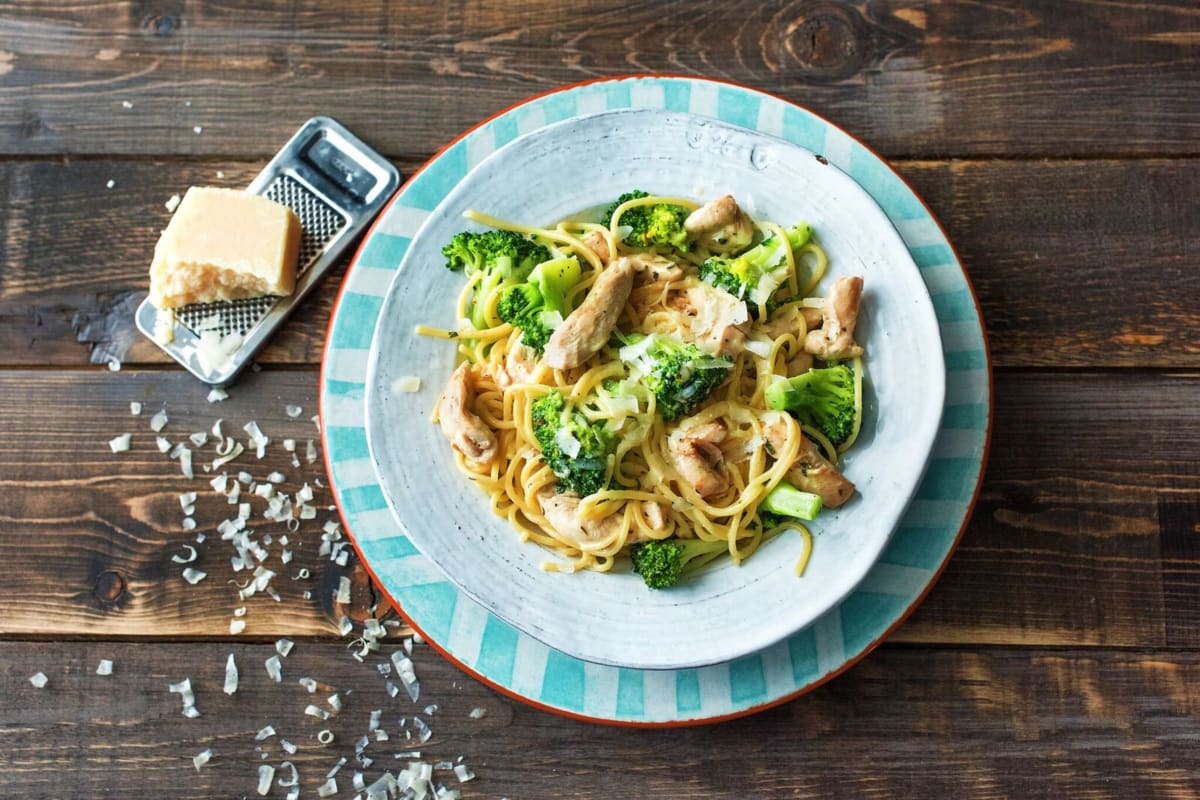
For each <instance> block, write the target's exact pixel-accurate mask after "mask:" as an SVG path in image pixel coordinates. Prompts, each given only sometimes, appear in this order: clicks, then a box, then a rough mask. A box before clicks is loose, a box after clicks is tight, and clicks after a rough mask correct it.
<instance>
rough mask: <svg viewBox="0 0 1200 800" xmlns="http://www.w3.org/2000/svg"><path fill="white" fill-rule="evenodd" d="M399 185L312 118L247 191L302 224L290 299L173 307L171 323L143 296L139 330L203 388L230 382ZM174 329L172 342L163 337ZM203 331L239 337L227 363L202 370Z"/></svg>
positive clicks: (359, 147) (370, 155)
mask: <svg viewBox="0 0 1200 800" xmlns="http://www.w3.org/2000/svg"><path fill="white" fill-rule="evenodd" d="M399 185H400V172H399V171H398V170H397V169H396V168H395V167H394V166H392V165H391V164H390V163H388V162H387V161H386V160H385V159H384V158H383V157H381V156H380V155H379V154H378V153H376V152H375V151H373V150H372V149H371V148H369V147H367V145H365V144H363V142H362V141H360V140H359V139H358V137H356V136H354V134H352V133H350V131H348V130H346V128H344V127H343V126H342V125H341V124H340V123H338V122H337V121H335V120H333V119H330V118H329V117H313V118H312V119H310V120H309V121H308V122H306V123H304V126H303V127H302V128H300V130H299V131H297V132H296V135H295V136H293V137H292V138H291V140H289V141H288V143H287V144H286V145H284V146H283V149H282V150H280V151H279V152H278V153H277V154H276V155H275V157H274V158H273V159H271V163H269V164H267V166H266V168H265V169H263V171H262V172H260V173H259V174H258V177H257V178H255V179H254V181H253V182H252V183H251V184H250V186H249V187H247V189H246V191H247V192H249V193H251V194H259V195H262V196H263V197H266V198H269V199H271V200H274V201H275V202H277V203H281V204H282V205H285V206H287V207H288V208H290V209H292V211H294V212H296V216H297V217H299V218H300V226H301V228H302V233H301V238H300V256H299V259H298V263H297V268H296V289H295V291H294V292H292V294H291V295H289V296H287V297H255V298H249V299H246V300H233V301H229V302H223V303H204V304H196V305H191V306H187V307H185V308H179V309H175V312H174V315H173V320H172V315H170V314H168V313H165V312H163V311H162V310H161V309H159V308H158V307H157V306H155V305H154V304H153V303H151V302H150V299H149V298H147V299H146V300H144V301H143V302H142V304H141V306H139V307H138V310H137V326H138V329H139V330H141V332H142V333H143V334H145V335H146V336H148V337H149V338H150V339H151V340H153V341H154V342H155V343H156V344H158V345H159V347H161V348H162V349H163V350H165V351H166V352H167V353H169V354H170V355H171V356H172V357H173V358H174V359H175V360H176V361H178V362H179V363H180V364H182V365H183V366H185V367H186V368H187V369H188V371H189V372H191V373H192V374H193V375H195V376H196V377H197V378H199V379H200V380H202V381H204V382H205V383H211V384H214V385H222V384H226V383H229V382H230V381H232V380H233V378H234V377H235V376H236V375H237V374H238V372H240V371H241V370H242V368H244V367H245V366H246V365H247V364H249V363H250V359H251V358H253V356H254V354H255V353H256V352H258V350H259V348H260V347H262V346H263V345H264V344H265V343H266V341H267V339H269V338H270V337H271V335H272V334H274V333H275V331H276V330H277V329H278V328H279V326H280V325H282V324H283V322H284V320H285V319H286V318H287V316H288V314H290V313H291V312H292V309H294V308H295V307H296V305H297V304H298V303H299V302H300V301H301V300H302V299H304V296H305V295H307V294H308V293H309V292H310V291H311V290H312V288H313V287H314V286H316V284H317V282H318V281H319V280H320V279H321V277H322V276H323V275H324V274H325V273H326V272H327V271H328V270H329V268H330V267H332V266H333V264H334V263H335V262H336V261H337V259H338V257H339V256H341V255H342V253H343V252H345V250H346V248H347V247H348V246H350V245H351V244H352V243H353V242H354V241H355V240H356V239H357V238H358V237H359V235H360V234H361V233H362V232H363V231H364V230H366V227H367V225H369V224H370V222H371V220H372V219H374V218H375V215H376V214H378V213H379V211H380V210H381V209H382V208H383V206H384V204H385V203H387V201H388V198H390V197H391V196H392V193H393V192H394V191H395V190H396V188H397V187H398V186H399ZM172 330H173V333H174V335H173V336H171V335H169V334H167V335H164V334H165V333H166V332H169V331H172ZM206 331H216V332H217V333H219V334H220V335H221V336H227V335H229V334H233V333H236V334H240V335H241V336H242V337H243V338H242V341H241V343H240V344H239V345H238V346H237V347H236V349H234V350H233V351H232V353H230V355H229V357H228V358H220V359H217V360H218V361H220V362H221V363H220V364H219V365H216V366H214V365H213V364H211V363H209V364H207V365H206V364H204V363H202V361H203V360H204V359H201V358H200V356H199V350H198V345H199V341H200V334H201V333H203V332H206ZM168 339H169V340H170V341H169V342H168V341H165V340H168ZM208 360H211V359H208Z"/></svg>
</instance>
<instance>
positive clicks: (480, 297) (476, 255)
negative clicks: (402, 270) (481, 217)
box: [442, 231, 550, 328]
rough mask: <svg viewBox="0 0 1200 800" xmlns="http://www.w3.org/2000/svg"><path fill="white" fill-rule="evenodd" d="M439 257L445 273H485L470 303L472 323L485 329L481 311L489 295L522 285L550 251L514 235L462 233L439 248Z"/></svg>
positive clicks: (509, 232) (484, 316) (507, 232)
mask: <svg viewBox="0 0 1200 800" xmlns="http://www.w3.org/2000/svg"><path fill="white" fill-rule="evenodd" d="M442 255H443V256H445V257H446V268H447V269H450V270H460V269H461V270H465V271H466V273H467V274H468V275H473V274H474V273H476V272H483V273H484V276H483V278H482V280H480V282H479V283H478V285H477V286H476V287H475V296H474V297H473V298H472V300H471V308H470V316H471V323H472V324H473V325H474V326H475V327H476V328H486V327H488V321H487V317H486V314H485V313H484V309H486V308H487V303H488V299H489V298H490V297H491V295H492V293H494V292H495V291H496V290H497V289H499V288H500V286H502V285H503V284H506V283H520V282H522V281H525V280H526V279H528V278H529V274H530V273H531V272H533V268H534V267H536V266H537V265H538V264H540V263H542V262H543V261H548V260H549V259H550V251H549V250H547V249H546V248H545V247H543V246H542V245H540V244H538V243H537V242H534V241H532V240H530V239H528V238H526V237H525V236H522V235H521V234H519V233H515V232H514V231H484V232H483V233H473V232H471V231H462V232H461V233H456V234H455V235H454V238H453V239H451V240H450V243H449V244H447V245H446V246H445V247H443V248H442Z"/></svg>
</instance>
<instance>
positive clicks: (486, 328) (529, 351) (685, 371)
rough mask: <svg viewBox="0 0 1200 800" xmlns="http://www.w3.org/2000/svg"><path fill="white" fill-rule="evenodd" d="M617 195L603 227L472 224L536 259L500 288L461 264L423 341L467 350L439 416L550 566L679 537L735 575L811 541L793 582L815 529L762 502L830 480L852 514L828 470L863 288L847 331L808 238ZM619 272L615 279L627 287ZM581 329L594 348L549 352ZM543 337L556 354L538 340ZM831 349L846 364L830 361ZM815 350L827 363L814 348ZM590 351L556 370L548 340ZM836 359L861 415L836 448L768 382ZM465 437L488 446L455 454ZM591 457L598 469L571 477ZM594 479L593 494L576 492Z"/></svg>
mask: <svg viewBox="0 0 1200 800" xmlns="http://www.w3.org/2000/svg"><path fill="white" fill-rule="evenodd" d="M635 194H636V193H635ZM622 200H623V202H618V203H616V204H614V207H613V208H611V209H610V211H609V213H608V214H607V219H606V221H605V223H604V224H601V223H596V222H591V221H583V220H564V221H562V222H560V223H558V224H557V225H555V226H553V227H550V228H541V227H536V226H528V225H522V224H518V223H514V222H509V221H506V220H501V219H497V218H495V217H491V216H488V215H485V214H481V213H478V212H468V213H467V215H466V216H467V217H468V218H469V219H471V220H473V221H475V222H477V223H481V224H483V225H486V226H488V227H491V228H494V229H496V230H497V231H511V232H513V233H516V234H519V235H520V236H521V237H524V239H525V240H527V241H528V242H530V243H532V244H534V245H537V246H538V247H539V248H543V249H542V250H541V251H539V253H540V254H539V255H537V256H534V257H532V258H531V260H539V264H538V266H536V267H535V268H534V269H533V271H532V272H528V271H525V270H522V269H521V268H519V266H514V264H516V263H517V262H518V261H519V259H520V258H523V257H524V255H523V254H524V251H523V250H522V251H521V254H518V255H516V256H504V257H503V258H500V257H497V258H496V259H495V262H496V264H498V265H499V266H498V267H495V268H496V269H500V270H501V271H503V270H505V269H507V270H509V272H508V273H506V274H504V275H503V277H502V278H501V279H497V278H496V277H495V274H494V273H493V272H489V269H491V267H489V266H487V265H486V264H485V266H483V267H479V266H478V265H476V267H475V268H474V270H473V271H472V266H471V264H470V263H469V264H468V268H467V272H468V280H467V283H466V285H465V286H464V287H463V289H462V291H461V293H460V294H459V297H458V300H457V303H456V306H455V309H456V318H457V320H458V323H457V325H456V326H455V328H456V329H455V330H444V329H441V328H427V327H425V326H420V327H419V328H418V333H421V334H424V335H428V336H435V337H439V338H448V339H452V340H453V341H455V343H456V346H457V348H458V352H459V354H460V356H461V360H462V361H463V362H464V363H465V364H466V365H467V366H465V367H460V369H459V371H457V372H456V373H455V378H454V379H452V383H451V386H450V387H447V390H446V393H444V394H443V396H442V398H441V399H440V400H439V404H438V408H437V409H436V412H435V415H434V417H435V421H436V422H438V423H439V424H441V425H442V428H443V430H444V431H446V433H447V436H448V437H450V438H451V442H452V444H454V447H455V456H456V462H457V465H458V468H459V469H460V470H461V471H462V472H463V473H464V474H465V475H466V476H467V477H468V478H469V479H470V480H471V481H473V482H474V483H475V484H476V485H477V486H478V487H479V488H480V489H481V490H482V491H483V492H484V493H485V495H486V496H487V497H488V498H489V501H490V505H491V509H492V511H493V512H494V513H495V514H496V515H497V516H499V517H503V518H504V519H507V520H508V521H509V522H510V523H511V524H512V526H513V527H514V528H515V529H516V530H517V532H518V533H519V535H520V538H521V540H522V541H532V542H535V543H537V544H538V545H541V546H542V547H545V548H548V549H550V550H552V551H554V552H555V553H557V554H558V555H559V556H561V559H560V560H556V561H552V562H549V563H547V564H546V565H545V568H547V569H550V570H558V571H566V572H573V571H576V570H584V569H586V570H597V571H608V570H610V569H612V568H613V566H614V564H616V563H617V561H618V559H619V558H620V557H621V556H623V555H626V554H628V553H629V552H630V549H631V547H633V546H636V545H638V544H640V543H645V542H650V541H654V540H668V539H670V540H678V541H690V540H698V541H700V542H706V543H714V546H713V547H712V548H710V554H709V555H706V556H705V557H704V558H702V559H700V560H699V561H700V562H703V561H709V560H714V559H715V558H718V557H720V555H722V554H727V555H728V556H729V558H730V559H732V560H733V561H734V562H735V563H737V562H741V561H742V560H743V559H745V558H748V557H749V556H750V555H752V554H753V553H754V552H755V550H756V549H757V548H758V547H760V546H761V545H762V543H763V542H764V541H766V540H768V539H770V538H771V537H773V536H776V535H779V534H781V533H783V532H784V531H795V532H797V533H798V534H799V535H800V536H801V537H803V540H804V547H803V551H802V558H801V562H800V563H798V564H797V565H796V573H797V574H798V575H799V574H801V573H802V572H803V570H804V566H805V564H807V561H808V559H809V557H810V555H811V553H812V549H813V542H812V536H811V534H810V532H809V530H808V528H807V527H806V526H805V525H804V524H803V523H802V521H800V520H798V519H796V518H791V517H787V516H779V515H777V514H774V513H767V510H766V509H765V508H764V500H765V499H766V498H768V496H769V495H771V494H772V493H773V492H774V491H775V490H776V489H777V488H779V487H781V486H788V487H790V488H791V489H798V490H800V491H802V492H807V493H815V494H817V495H819V496H820V495H821V493H822V487H820V486H817V485H816V484H813V483H812V482H813V480H814V477H813V476H814V475H815V476H817V478H819V477H820V476H819V473H820V471H821V470H828V472H829V475H830V480H831V481H832V482H833V484H837V481H839V480H840V481H841V484H838V488H837V492H840V494H838V493H835V494H833V495H831V496H829V497H824V498H823V499H824V500H825V505H827V506H828V505H840V502H844V499H845V497H848V496H849V494H850V493H852V492H853V490H854V487H853V484H850V483H849V481H847V480H846V479H845V478H844V477H842V476H841V474H840V473H839V472H837V470H836V467H835V465H836V463H837V461H838V459H839V456H840V454H841V453H842V452H845V450H846V449H847V448H849V447H850V446H851V445H852V444H853V442H854V439H855V437H857V434H858V429H859V426H860V424H861V419H862V372H863V368H862V360H861V356H860V354H861V348H859V347H858V346H857V345H856V344H854V343H853V338H852V337H853V324H854V319H853V316H854V315H857V302H858V299H857V295H856V296H855V297H854V298H853V300H854V303H853V305H854V308H853V309H852V311H853V314H852V316H851V318H850V319H849V320H848V325H847V320H845V319H839V318H838V316H837V309H833V308H830V304H829V302H827V301H828V300H830V299H832V297H833V296H832V294H831V296H830V298H821V297H816V296H814V295H813V292H814V291H815V290H816V287H817V285H818V284H819V283H820V282H821V280H822V278H823V276H824V274H825V272H826V269H827V267H828V259H827V257H826V254H825V252H824V250H823V249H822V248H821V247H820V245H818V244H817V243H816V242H815V241H813V240H812V238H811V236H807V235H806V234H805V232H806V231H807V226H796V228H793V229H791V230H785V229H784V228H782V227H781V226H779V225H777V224H775V223H772V222H769V221H762V222H756V223H753V224H751V225H750V226H749V227H748V228H746V230H743V231H738V230H736V229H735V228H736V226H735V225H734V222H733V221H730V220H728V219H726V218H725V217H720V218H719V219H717V220H715V222H713V221H712V220H710V223H712V224H718V223H722V222H724V228H723V229H718V230H712V229H707V230H706V229H702V223H704V221H705V220H704V218H705V215H706V214H708V215H709V216H712V215H713V214H714V213H718V212H719V213H718V216H720V213H726V212H722V211H720V209H717V212H714V210H713V206H714V204H713V203H709V204H705V205H703V206H702V205H701V204H699V203H696V202H694V201H692V200H688V199H685V198H676V197H661V196H653V195H643V196H632V195H627V196H625V197H623V198H622ZM724 201H728V203H733V200H732V198H728V197H727V198H722V202H724ZM714 202H716V201H714ZM733 208H734V209H737V206H736V204H734V205H733ZM736 213H737V214H738V215H742V216H741V217H739V218H737V219H742V221H743V222H746V223H750V220H749V217H748V216H745V215H744V212H742V211H741V210H740V209H737V211H736ZM726 216H728V214H727V213H726ZM685 217H686V219H685ZM672 220H673V222H672ZM694 220H698V222H696V224H693V221H694ZM735 221H736V220H735ZM710 228H711V225H710ZM680 231H682V232H683V233H682V234H681V233H680ZM723 231H724V232H723ZM747 231H748V232H747ZM460 236H468V237H469V236H471V235H470V234H460ZM685 236H686V239H685V238H684V237H685ZM722 236H725V237H726V238H725V239H722ZM737 236H741V237H742V239H741V240H738V241H734V240H733V239H734V238H735V237H737ZM671 237H674V238H673V239H672V238H671ZM471 241H473V240H471ZM481 246H482V245H481ZM524 246H525V245H521V247H524ZM449 250H451V246H448V247H447V252H448V251H449ZM518 250H520V248H518ZM764 253H765V254H766V255H763V254H764ZM541 255H548V256H549V258H548V259H542V258H541ZM768 256H769V258H768ZM465 258H466V257H464V259H465ZM504 259H507V260H504ZM772 259H774V260H772ZM485 260H486V259H485ZM488 263H490V262H488ZM451 266H452V268H453V265H451ZM622 269H623V270H627V271H629V272H630V274H632V275H633V277H632V278H625V277H624V276H621V278H622V280H623V281H624V283H625V284H628V285H629V287H628V289H627V296H625V297H620V296H619V293H618V292H617V290H614V296H613V297H611V298H607V299H608V300H610V301H611V302H613V303H619V304H620V305H619V311H618V310H617V307H616V306H613V307H612V308H611V309H610V310H611V311H612V312H613V315H614V316H615V320H616V322H615V326H613V328H612V329H611V330H609V331H599V332H597V331H590V330H587V324H586V323H587V322H588V321H589V319H587V318H581V317H586V314H587V313H592V312H594V311H597V309H598V308H600V307H601V305H602V303H603V302H604V301H605V299H606V298H603V297H599V296H598V292H600V291H601V289H600V288H599V287H600V286H601V284H599V283H597V280H598V279H599V278H600V276H601V275H602V274H603V273H604V271H606V270H611V271H616V270H622ZM556 270H557V271H556ZM548 274H553V276H554V277H553V278H550V279H548V278H547V275H548ZM731 275H732V276H736V277H735V278H731V277H730V276H731ZM614 276H615V272H614V273H613V274H612V275H609V276H608V278H613V280H612V281H606V282H605V284H606V285H607V283H610V282H611V283H613V284H614V285H616V284H618V283H619V282H620V281H618V280H617V279H616V278H615V277H614ZM559 278H561V280H559V283H558V284H557V285H555V284H554V280H558V279H559ZM743 279H745V280H744V282H743V283H741V284H737V283H736V281H740V280H743ZM856 280H858V281H859V286H860V287H861V279H856ZM731 281H732V282H733V283H732V284H731ZM567 284H569V286H568V285H567ZM521 285H532V286H535V287H540V289H539V291H536V292H535V291H533V290H527V291H528V292H529V296H530V297H534V298H535V300H536V299H537V298H539V297H540V298H541V300H542V301H543V302H545V304H546V305H545V308H543V310H541V311H540V312H538V314H533V315H530V314H529V313H526V315H525V316H523V317H519V316H514V315H515V312H513V311H511V308H512V306H513V305H515V302H514V301H512V300H508V299H507V298H508V295H509V294H510V293H513V292H515V291H521V290H520V289H518V288H514V287H519V286H521ZM731 286H732V288H733V291H730V288H731ZM564 287H566V288H564ZM593 287H597V291H596V292H593V291H592V289H593ZM621 288H623V287H621ZM556 290H562V291H561V295H562V297H561V301H562V303H561V306H562V307H561V308H560V309H558V310H556V309H555V308H553V306H554V303H553V302H551V300H552V299H553V297H555V296H556V295H555V294H554V293H555V291H556ZM604 291H607V288H605V289H604ZM506 317H507V318H508V321H506ZM573 318H574V323H581V324H580V325H574V323H573V327H578V328H580V329H581V330H584V331H585V333H584V334H582V335H583V336H585V337H593V339H592V341H591V342H590V343H588V342H584V343H582V344H581V343H580V342H568V343H565V344H564V343H562V342H558V341H556V337H557V338H558V339H562V338H564V336H565V331H564V328H566V327H568V326H567V324H566V321H569V320H572V319H573ZM601 318H602V314H601V313H599V312H597V316H596V317H595V319H597V320H599V319H601ZM480 323H481V324H480ZM539 325H541V326H543V327H542V328H541V329H538V326H539ZM839 325H840V326H841V327H842V328H847V327H848V333H849V336H848V337H847V336H845V335H844V334H846V332H847V331H846V330H840V331H839V330H834V328H835V327H837V326H839ZM535 329H537V330H535ZM539 330H540V333H541V334H543V338H547V336H548V341H542V340H541V339H538V338H537V334H538V332H539ZM839 336H841V339H838V337H839ZM814 337H815V338H814ZM838 341H841V342H842V344H843V346H844V347H843V349H844V350H845V352H844V353H839V352H834V353H833V354H832V355H831V354H830V351H829V349H828V348H827V347H826V348H825V349H824V350H821V347H824V345H823V344H822V343H824V342H835V343H836V342H838ZM847 341H848V342H849V343H850V344H849V346H845V342H847ZM597 342H598V344H597ZM530 343H534V344H535V345H540V346H533V347H531V346H529V345H530ZM814 343H816V345H819V346H816V347H815V349H816V350H817V351H818V352H820V353H821V355H814V353H813V352H812V351H813V350H814ZM591 345H594V346H595V350H594V352H585V354H584V355H583V357H582V358H581V359H580V360H579V363H577V364H574V363H572V364H570V365H569V366H551V365H550V364H549V363H547V362H556V360H557V359H558V356H556V357H555V358H554V359H552V358H550V353H551V352H552V351H555V348H556V347H560V346H561V347H563V348H564V352H567V351H568V350H570V348H571V347H575V348H577V349H578V348H579V347H584V348H585V349H586V348H587V347H588V346H591ZM663 352H667V353H668V354H669V358H670V359H674V360H671V361H670V364H671V365H672V367H671V369H673V370H674V371H673V372H672V371H670V370H668V369H667V368H666V367H663V366H662V365H663V363H666V362H665V361H662V360H656V359H667V358H668V356H663V355H662V353H663ZM843 355H844V356H845V357H836V356H843ZM569 359H570V356H563V357H562V361H564V362H567V361H569ZM681 364H682V365H683V366H682V367H681V366H680V365H681ZM839 365H840V366H842V367H843V368H846V369H850V370H851V371H852V373H853V378H852V381H853V389H852V397H853V399H852V404H853V411H852V417H853V419H852V423H848V428H849V430H850V433H849V435H847V436H844V437H842V440H841V441H832V440H831V439H830V437H829V435H828V433H827V431H823V430H822V428H821V426H820V425H818V424H814V421H813V419H812V418H810V417H806V415H804V414H797V415H793V414H791V413H787V411H785V410H780V409H779V408H778V404H776V407H772V395H773V393H776V392H775V390H773V389H772V388H771V387H772V386H773V385H774V384H780V385H782V384H783V383H786V381H787V380H788V379H789V377H792V376H795V375H797V374H803V373H806V372H808V371H810V370H813V369H816V370H822V369H826V368H829V367H832V366H839ZM664 376H666V377H664ZM455 381H458V384H457V385H456V384H455ZM665 384H669V386H664V385H665ZM777 388H778V387H777ZM672 391H674V392H675V393H674V394H671V392H672ZM697 394H699V395H701V396H699V397H697V396H696V395H697ZM455 398H461V401H459V402H458V403H457V404H456V402H455ZM550 407H553V408H554V412H553V415H549V416H548V412H546V411H545V409H546V408H550ZM681 408H682V409H683V410H685V411H686V413H680V409H681ZM456 426H459V427H464V426H465V427H464V430H459V429H458V427H456ZM547 426H550V427H553V428H554V430H553V431H551V430H549V429H548V428H547ZM472 431H473V433H472ZM463 435H468V438H469V437H470V436H474V437H475V438H474V439H473V440H472V441H474V442H475V443H476V444H478V445H479V447H478V448H477V449H476V448H473V447H470V446H461V445H460V444H459V443H458V442H460V441H462V436H463ZM483 440H487V441H483ZM814 442H815V446H814V444H813V443H814ZM585 462H586V463H587V465H588V467H589V469H591V470H592V471H591V472H590V473H578V474H577V472H575V471H576V470H581V469H582V466H581V465H582V464H584V463H585ZM581 475H582V476H583V477H581ZM585 477H586V479H587V480H588V481H591V483H588V484H587V486H588V488H589V489H591V488H594V491H580V490H579V489H578V487H579V486H580V485H581V484H582V482H583V480H584V478H585ZM835 478H836V479H835ZM798 484H805V485H798ZM831 485H832V484H831ZM572 487H575V488H574V489H573V488H572ZM846 487H849V488H848V490H847V489H846ZM831 491H832V490H831ZM691 566H694V565H690V566H689V569H690V567H691Z"/></svg>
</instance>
